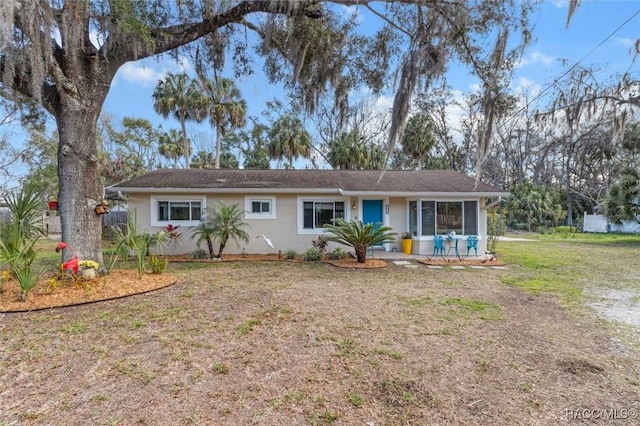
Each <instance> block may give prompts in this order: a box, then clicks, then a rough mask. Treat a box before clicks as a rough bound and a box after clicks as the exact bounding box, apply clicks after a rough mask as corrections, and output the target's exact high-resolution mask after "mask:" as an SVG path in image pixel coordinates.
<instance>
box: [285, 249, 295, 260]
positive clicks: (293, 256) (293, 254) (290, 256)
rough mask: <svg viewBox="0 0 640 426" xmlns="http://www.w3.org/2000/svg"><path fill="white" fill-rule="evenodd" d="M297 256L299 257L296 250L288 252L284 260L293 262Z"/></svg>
mask: <svg viewBox="0 0 640 426" xmlns="http://www.w3.org/2000/svg"><path fill="white" fill-rule="evenodd" d="M297 255H298V252H297V251H295V250H287V251H286V252H284V258H285V259H287V260H293V259H295V258H296V256H297Z"/></svg>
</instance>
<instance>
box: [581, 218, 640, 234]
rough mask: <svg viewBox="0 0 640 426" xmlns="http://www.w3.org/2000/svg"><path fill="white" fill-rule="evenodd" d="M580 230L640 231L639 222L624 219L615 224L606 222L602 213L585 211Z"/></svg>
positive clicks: (603, 231) (631, 232)
mask: <svg viewBox="0 0 640 426" xmlns="http://www.w3.org/2000/svg"><path fill="white" fill-rule="evenodd" d="M582 230H583V231H584V232H599V233H606V232H618V233H621V234H638V233H640V223H638V222H631V221H624V222H622V223H621V224H620V225H616V224H615V223H610V222H608V221H607V218H606V217H604V216H602V215H599V214H586V213H585V215H584V220H583V222H582Z"/></svg>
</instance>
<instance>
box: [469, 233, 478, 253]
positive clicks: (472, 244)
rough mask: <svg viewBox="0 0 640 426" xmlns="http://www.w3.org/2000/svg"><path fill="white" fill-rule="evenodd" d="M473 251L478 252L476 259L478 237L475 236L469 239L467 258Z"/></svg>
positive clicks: (470, 236)
mask: <svg viewBox="0 0 640 426" xmlns="http://www.w3.org/2000/svg"><path fill="white" fill-rule="evenodd" d="M471 249H473V250H474V251H475V252H476V257H478V237H477V236H475V235H469V236H468V237H467V256H469V252H470V251H471Z"/></svg>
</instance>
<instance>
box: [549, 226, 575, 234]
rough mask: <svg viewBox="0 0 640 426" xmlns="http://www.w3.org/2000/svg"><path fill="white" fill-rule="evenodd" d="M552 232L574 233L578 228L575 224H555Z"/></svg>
mask: <svg viewBox="0 0 640 426" xmlns="http://www.w3.org/2000/svg"><path fill="white" fill-rule="evenodd" d="M553 232H554V233H555V234H575V233H578V232H580V230H579V229H578V227H577V226H568V225H564V226H556V227H555V228H554V229H553Z"/></svg>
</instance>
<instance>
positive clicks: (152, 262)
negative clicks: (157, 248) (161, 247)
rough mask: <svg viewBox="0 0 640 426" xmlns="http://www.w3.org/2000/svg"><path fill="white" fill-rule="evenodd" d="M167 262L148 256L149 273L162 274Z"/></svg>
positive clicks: (163, 259)
mask: <svg viewBox="0 0 640 426" xmlns="http://www.w3.org/2000/svg"><path fill="white" fill-rule="evenodd" d="M168 264H169V261H168V260H167V259H166V258H165V257H161V256H156V255H151V256H149V266H150V267H151V272H152V273H154V274H158V275H160V274H162V273H163V272H164V270H165V269H167V265H168Z"/></svg>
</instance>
